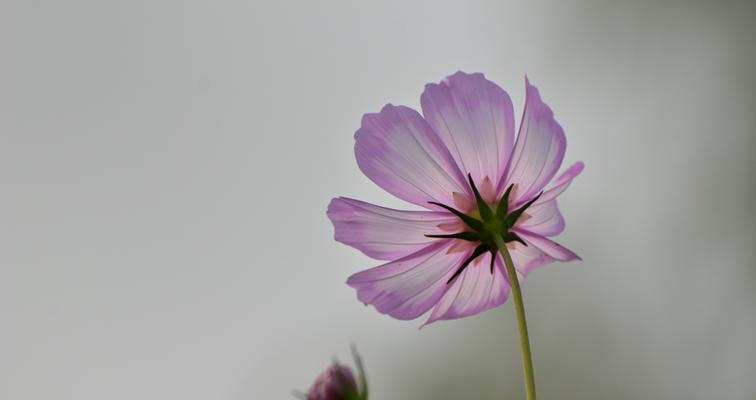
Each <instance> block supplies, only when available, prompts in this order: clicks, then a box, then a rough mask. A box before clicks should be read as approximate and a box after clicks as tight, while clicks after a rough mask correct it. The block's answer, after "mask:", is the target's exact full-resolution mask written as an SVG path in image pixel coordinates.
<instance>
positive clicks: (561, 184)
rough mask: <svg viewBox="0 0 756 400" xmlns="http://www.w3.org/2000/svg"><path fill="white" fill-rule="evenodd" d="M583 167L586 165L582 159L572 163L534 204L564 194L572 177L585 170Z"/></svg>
mask: <svg viewBox="0 0 756 400" xmlns="http://www.w3.org/2000/svg"><path fill="white" fill-rule="evenodd" d="M583 167H585V165H584V164H583V162H582V161H578V162H576V163H574V164H572V165H570V167H569V168H567V169H566V170H565V171H564V172H562V174H561V175H559V177H558V178H556V179H555V180H554V182H552V183H551V186H550V187H549V188H548V189H547V190H546V191H545V192H543V195H541V197H539V198H538V201H536V202H535V203H534V204H541V203H546V202H548V201H549V200H552V199H555V198H556V197H557V196H559V195H560V194H562V192H564V191H565V190H567V187H568V186H570V183H572V179H573V178H575V177H576V176H578V175H580V173H581V172H583Z"/></svg>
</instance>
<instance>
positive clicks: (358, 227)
mask: <svg viewBox="0 0 756 400" xmlns="http://www.w3.org/2000/svg"><path fill="white" fill-rule="evenodd" d="M327 214H328V217H329V218H330V219H331V222H332V223H333V227H334V230H335V239H336V240H337V241H339V242H341V243H344V244H347V245H349V246H352V247H354V248H356V249H358V250H360V251H362V252H363V253H365V254H367V255H368V256H370V257H373V258H377V259H380V260H395V259H397V258H401V257H404V256H406V255H409V254H412V253H414V252H416V251H418V250H421V249H422V248H424V247H426V246H428V245H429V244H431V243H433V242H435V241H436V240H437V239H433V238H428V237H425V236H424V235H426V234H447V233H448V232H446V231H444V230H443V229H442V227H443V226H446V225H444V224H457V221H458V219H457V218H456V217H453V216H451V217H450V214H449V213H446V212H433V211H402V210H394V209H391V208H385V207H379V206H376V205H373V204H370V203H366V202H364V201H359V200H355V199H350V198H346V197H340V198H335V199H333V200H331V203H330V204H329V205H328V211H327ZM439 225H440V226H441V227H439Z"/></svg>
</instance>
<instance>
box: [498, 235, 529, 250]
mask: <svg viewBox="0 0 756 400" xmlns="http://www.w3.org/2000/svg"><path fill="white" fill-rule="evenodd" d="M501 238H502V240H504V243H509V242H520V243H522V245H523V246H525V247H527V246H528V244H527V243H525V241H524V240H522V238H521V237H520V235H518V234H516V233H514V232H504V233H502V234H501Z"/></svg>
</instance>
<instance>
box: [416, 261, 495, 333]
mask: <svg viewBox="0 0 756 400" xmlns="http://www.w3.org/2000/svg"><path fill="white" fill-rule="evenodd" d="M480 258H481V261H480V262H479V263H477V264H475V265H473V264H471V265H469V266H468V267H467V268H466V269H465V270H464V271H463V272H462V274H460V275H459V277H457V279H456V280H455V281H454V282H453V283H452V284H451V287H450V288H449V289H448V290H447V291H446V293H444V295H443V297H441V299H440V300H439V301H438V304H437V305H436V307H434V308H433V312H432V313H431V315H430V317H429V318H428V321H426V322H425V324H423V326H425V325H428V324H431V323H433V322H435V321H438V320H446V319H456V318H462V317H467V316H471V315H475V314H478V313H480V312H483V311H485V310H489V309H491V308H494V307H496V306H499V305H501V304H503V303H504V302H505V301H506V300H507V297H508V296H509V283H507V280H506V279H505V278H504V272H503V271H504V265H503V261H502V259H501V256H500V255H498V253H497V257H496V268H494V271H493V273H491V270H490V269H489V265H490V262H491V254H490V253H486V254H484V255H482V256H481V257H480Z"/></svg>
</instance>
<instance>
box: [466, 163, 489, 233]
mask: <svg viewBox="0 0 756 400" xmlns="http://www.w3.org/2000/svg"><path fill="white" fill-rule="evenodd" d="M467 180H468V181H470V187H471V188H472V190H473V194H475V203H476V204H477V205H478V212H479V213H480V217H481V218H483V221H488V220H490V219H491V217H493V211H491V207H489V206H488V203H486V201H485V200H483V196H481V195H480V192H479V191H478V188H477V187H476V186H475V182H474V181H473V178H472V174H469V173H468V174H467Z"/></svg>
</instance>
